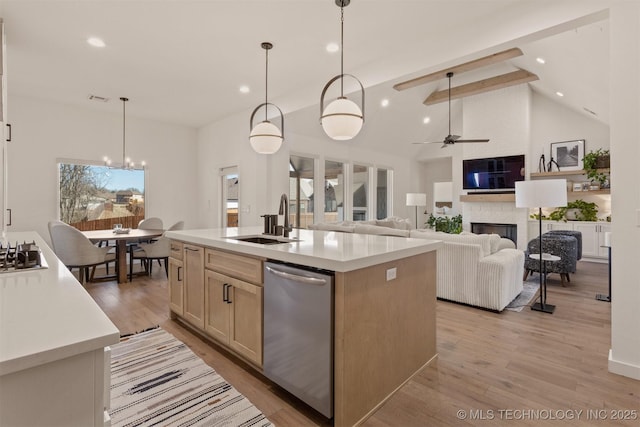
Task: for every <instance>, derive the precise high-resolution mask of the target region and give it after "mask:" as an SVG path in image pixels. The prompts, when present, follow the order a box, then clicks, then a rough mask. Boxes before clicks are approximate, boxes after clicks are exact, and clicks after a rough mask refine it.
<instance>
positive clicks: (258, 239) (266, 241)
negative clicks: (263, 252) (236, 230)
mask: <svg viewBox="0 0 640 427" xmlns="http://www.w3.org/2000/svg"><path fill="white" fill-rule="evenodd" d="M227 239H233V240H239V241H241V242H248V243H257V244H259V245H278V244H281V243H291V242H299V240H298V239H289V238H286V237H279V236H273V237H264V236H237V237H227Z"/></svg>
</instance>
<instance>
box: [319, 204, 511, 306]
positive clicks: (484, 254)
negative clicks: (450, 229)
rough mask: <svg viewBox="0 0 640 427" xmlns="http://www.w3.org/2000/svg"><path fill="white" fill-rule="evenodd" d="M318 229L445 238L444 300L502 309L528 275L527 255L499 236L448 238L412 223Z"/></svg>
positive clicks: (440, 288)
mask: <svg viewBox="0 0 640 427" xmlns="http://www.w3.org/2000/svg"><path fill="white" fill-rule="evenodd" d="M309 228H310V229H314V230H326V231H341V232H345V233H363V234H379V235H385V236H397V237H411V238H418V239H433V240H442V241H443V242H444V244H443V245H442V247H441V248H440V249H438V261H437V269H438V272H437V296H438V298H440V299H444V300H449V301H454V302H459V303H463V304H468V305H472V306H476V307H482V308H486V309H489V310H495V311H502V310H503V309H504V308H505V307H506V306H507V305H508V304H509V303H510V302H511V301H512V300H513V299H514V298H515V297H516V296H518V294H519V293H520V292H522V277H523V275H524V252H523V251H521V250H518V249H515V244H514V243H513V242H512V241H511V240H508V239H503V238H501V237H500V236H498V235H497V234H472V233H468V232H462V233H461V234H447V233H442V232H436V231H433V230H424V229H419V230H410V228H411V226H410V224H409V221H408V220H403V219H402V218H397V217H390V218H386V219H384V220H371V221H357V222H354V221H340V222H325V223H318V224H313V225H311V226H309Z"/></svg>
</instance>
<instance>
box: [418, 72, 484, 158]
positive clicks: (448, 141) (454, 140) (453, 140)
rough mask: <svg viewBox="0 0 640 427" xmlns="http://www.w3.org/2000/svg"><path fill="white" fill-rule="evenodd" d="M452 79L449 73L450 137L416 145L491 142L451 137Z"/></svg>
mask: <svg viewBox="0 0 640 427" xmlns="http://www.w3.org/2000/svg"><path fill="white" fill-rule="evenodd" d="M451 77H453V73H452V72H448V73H447V78H448V79H449V135H447V136H446V137H445V138H444V140H443V141H424V142H414V144H436V143H440V142H441V143H442V148H444V147H446V146H447V145H453V144H457V143H462V142H489V140H488V139H460V135H451Z"/></svg>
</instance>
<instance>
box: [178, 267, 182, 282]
mask: <svg viewBox="0 0 640 427" xmlns="http://www.w3.org/2000/svg"><path fill="white" fill-rule="evenodd" d="M180 270H182V267H180V266H178V282H182V278H181V277H180Z"/></svg>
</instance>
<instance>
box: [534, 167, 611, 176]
mask: <svg viewBox="0 0 640 427" xmlns="http://www.w3.org/2000/svg"><path fill="white" fill-rule="evenodd" d="M598 171H599V172H604V173H607V172H609V169H608V168H607V169H598ZM586 174H587V172H586V171H585V170H584V169H580V170H576V171H555V172H531V174H530V176H531V178H551V177H554V176H569V175H586Z"/></svg>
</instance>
